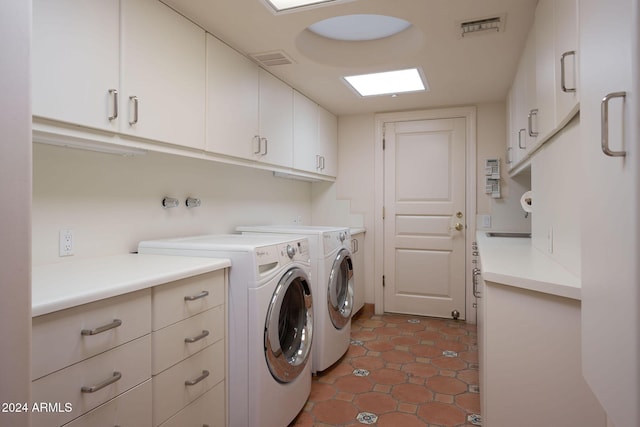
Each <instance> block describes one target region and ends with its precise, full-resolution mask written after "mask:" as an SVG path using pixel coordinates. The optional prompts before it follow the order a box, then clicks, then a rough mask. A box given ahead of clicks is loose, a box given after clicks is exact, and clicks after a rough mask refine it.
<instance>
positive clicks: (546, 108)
mask: <svg viewBox="0 0 640 427" xmlns="http://www.w3.org/2000/svg"><path fill="white" fill-rule="evenodd" d="M554 3H555V0H540V1H539V2H538V6H537V7H536V16H535V23H534V25H535V37H536V43H535V45H536V47H535V51H536V53H535V75H536V93H535V97H536V109H537V113H536V131H537V132H538V138H539V139H542V138H544V136H545V135H548V134H550V133H551V131H552V130H553V128H554V127H555V121H556V81H555V77H556V72H555V47H554V46H555V40H554V36H555V16H554Z"/></svg>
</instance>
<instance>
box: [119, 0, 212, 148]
mask: <svg viewBox="0 0 640 427" xmlns="http://www.w3.org/2000/svg"><path fill="white" fill-rule="evenodd" d="M121 7H122V42H123V43H122V75H123V81H122V93H123V100H122V101H123V106H125V108H123V111H122V113H123V118H122V120H121V122H120V123H121V130H122V132H124V133H127V134H131V135H135V136H140V137H144V138H149V139H153V140H156V141H162V142H169V143H173V144H178V145H183V146H187V147H193V148H200V149H204V142H205V139H204V132H205V122H204V120H205V119H204V108H205V32H204V30H202V29H201V28H199V27H197V26H196V25H195V24H193V23H192V22H191V21H189V20H187V19H186V18H184V17H182V16H180V15H178V14H177V13H175V12H174V11H173V10H171V9H170V8H169V7H167V6H165V5H164V4H162V3H160V2H159V1H156V0H136V1H130V0H129V1H123V2H122V4H121ZM132 97H135V98H132ZM136 101H137V107H136ZM136 109H137V113H136ZM134 122H135V123H134Z"/></svg>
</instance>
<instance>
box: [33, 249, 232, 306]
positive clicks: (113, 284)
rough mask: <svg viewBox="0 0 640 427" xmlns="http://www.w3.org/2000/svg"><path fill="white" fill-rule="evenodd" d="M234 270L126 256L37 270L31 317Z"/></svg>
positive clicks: (211, 263) (189, 260) (216, 263)
mask: <svg viewBox="0 0 640 427" xmlns="http://www.w3.org/2000/svg"><path fill="white" fill-rule="evenodd" d="M230 266H231V261H230V260H228V259H218V258H196V257H181V256H166V255H137V254H123V255H115V256H109V257H100V258H90V259H80V260H74V261H69V262H62V263H57V264H48V265H42V266H37V267H34V268H33V270H32V279H31V310H32V313H31V315H32V316H34V317H35V316H40V315H43V314H47V313H51V312H54V311H58V310H64V309H66V308H71V307H75V306H78V305H81V304H86V303H89V302H93V301H98V300H101V299H104V298H110V297H114V296H117V295H122V294H125V293H128V292H134V291H137V290H140V289H145V288H148V287H151V286H156V285H161V284H163V283H167V282H171V281H174V280H180V279H184V278H186V277H190V276H195V275H198V274H203V273H208V272H211V271H215V270H219V269H221V268H226V267H230Z"/></svg>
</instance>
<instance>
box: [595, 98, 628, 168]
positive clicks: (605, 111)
mask: <svg viewBox="0 0 640 427" xmlns="http://www.w3.org/2000/svg"><path fill="white" fill-rule="evenodd" d="M626 96H627V92H612V93H609V94H607V95H606V96H605V97H604V98H602V103H601V105H600V128H601V132H602V135H601V145H602V152H603V153H604V154H606V155H607V156H610V157H624V156H626V155H627V152H626V151H613V150H611V149H610V148H609V101H610V100H611V99H613V98H624V97H626Z"/></svg>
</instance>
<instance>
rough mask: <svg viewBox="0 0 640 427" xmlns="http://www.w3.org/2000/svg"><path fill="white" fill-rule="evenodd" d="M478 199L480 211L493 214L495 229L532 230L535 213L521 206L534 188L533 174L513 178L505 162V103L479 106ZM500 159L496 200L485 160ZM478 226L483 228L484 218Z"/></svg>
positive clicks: (479, 213)
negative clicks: (487, 187) (526, 213)
mask: <svg viewBox="0 0 640 427" xmlns="http://www.w3.org/2000/svg"><path fill="white" fill-rule="evenodd" d="M477 120H478V147H477V148H478V150H477V161H478V163H477V171H478V180H477V185H478V189H477V191H478V198H477V202H476V203H477V214H478V215H491V229H492V230H497V231H520V232H529V231H531V215H529V216H528V217H525V216H524V211H523V210H522V208H521V207H520V197H521V196H522V194H524V193H525V192H526V191H528V190H530V189H531V176H530V175H528V174H523V175H522V176H520V177H518V178H515V179H514V178H510V177H509V172H508V170H507V168H508V165H507V164H506V163H505V160H506V159H505V156H506V145H507V143H506V126H507V113H506V105H505V104H504V103H501V102H500V103H494V104H483V105H479V106H478V116H477ZM496 157H497V158H499V159H500V177H501V198H499V199H494V198H492V197H491V195H489V194H486V193H485V191H484V185H485V180H484V166H485V160H486V159H490V158H496ZM477 226H478V229H483V227H482V223H481V221H478V223H477Z"/></svg>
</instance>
